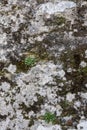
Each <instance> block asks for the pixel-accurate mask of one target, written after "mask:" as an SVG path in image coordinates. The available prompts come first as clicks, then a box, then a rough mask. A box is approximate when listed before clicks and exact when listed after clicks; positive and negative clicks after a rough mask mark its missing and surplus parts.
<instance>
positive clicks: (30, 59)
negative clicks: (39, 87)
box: [24, 57, 36, 66]
mask: <svg viewBox="0 0 87 130" xmlns="http://www.w3.org/2000/svg"><path fill="white" fill-rule="evenodd" d="M35 62H36V59H35V57H26V58H25V60H24V63H25V65H27V66H33V65H34V64H35Z"/></svg>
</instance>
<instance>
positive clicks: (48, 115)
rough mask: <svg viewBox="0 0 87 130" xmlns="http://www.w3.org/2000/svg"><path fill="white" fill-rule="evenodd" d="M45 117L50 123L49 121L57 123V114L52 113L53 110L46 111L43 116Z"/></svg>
mask: <svg viewBox="0 0 87 130" xmlns="http://www.w3.org/2000/svg"><path fill="white" fill-rule="evenodd" d="M43 119H44V120H45V121H46V122H47V123H49V122H52V123H55V121H56V116H55V114H52V113H51V112H46V113H45V115H44V116H43Z"/></svg>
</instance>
